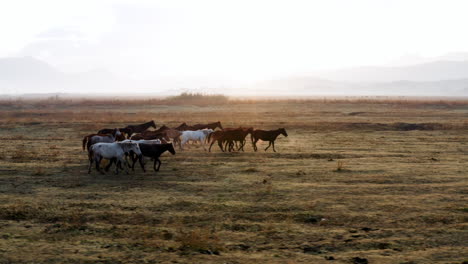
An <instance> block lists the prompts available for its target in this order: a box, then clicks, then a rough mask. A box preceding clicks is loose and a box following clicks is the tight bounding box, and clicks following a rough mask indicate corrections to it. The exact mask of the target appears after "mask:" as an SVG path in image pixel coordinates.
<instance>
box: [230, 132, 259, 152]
mask: <svg viewBox="0 0 468 264" xmlns="http://www.w3.org/2000/svg"><path fill="white" fill-rule="evenodd" d="M223 131H224V135H223V139H224V141H225V142H226V145H225V146H224V150H226V151H229V152H231V151H234V144H235V145H236V147H237V143H239V147H238V148H237V151H239V150H242V151H244V146H245V142H246V140H245V137H246V136H247V135H248V134H251V133H252V132H253V127H239V128H236V129H230V130H227V129H225V130H223Z"/></svg>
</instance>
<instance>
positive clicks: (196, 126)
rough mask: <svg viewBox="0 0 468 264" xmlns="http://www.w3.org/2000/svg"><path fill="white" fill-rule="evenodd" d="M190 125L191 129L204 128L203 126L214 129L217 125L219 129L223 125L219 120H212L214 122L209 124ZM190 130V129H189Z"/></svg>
mask: <svg viewBox="0 0 468 264" xmlns="http://www.w3.org/2000/svg"><path fill="white" fill-rule="evenodd" d="M191 127H192V128H193V130H200V129H205V128H209V129H213V130H215V129H216V128H217V127H219V128H220V129H223V126H222V125H221V122H220V121H218V122H214V123H209V124H196V125H193V126H191ZM190 130H192V129H190Z"/></svg>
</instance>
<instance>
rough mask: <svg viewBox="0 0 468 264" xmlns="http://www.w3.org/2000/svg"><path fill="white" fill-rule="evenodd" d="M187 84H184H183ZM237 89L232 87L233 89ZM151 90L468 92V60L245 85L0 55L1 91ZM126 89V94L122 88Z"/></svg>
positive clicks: (170, 92) (345, 71)
mask: <svg viewBox="0 0 468 264" xmlns="http://www.w3.org/2000/svg"><path fill="white" fill-rule="evenodd" d="M181 85H183V86H181ZM234 86H235V88H231V87H234ZM118 91H120V92H121V93H127V94H128V93H132V92H133V93H134V92H141V93H151V94H157V95H163V96H164V95H173V94H178V93H180V92H181V91H197V92H205V93H224V94H227V95H293V96H301V95H311V96H312V95H392V96H393V95H402V96H404V95H414V96H468V61H465V60H462V61H456V60H443V61H433V62H426V63H421V64H415V65H409V66H399V67H383V66H366V67H354V68H345V69H338V70H333V71H322V72H312V73H309V74H304V75H301V76H284V77H281V78H277V79H273V80H264V81H258V82H255V83H251V84H245V85H238V84H236V85H233V84H231V83H226V82H224V83H222V82H220V83H219V84H217V85H216V84H213V82H210V86H206V84H202V83H201V82H200V80H196V81H195V80H194V81H191V80H190V79H184V81H183V82H180V80H174V81H173V82H171V80H167V79H166V80H165V81H164V82H162V81H160V80H145V81H142V80H132V79H130V78H126V77H125V76H117V75H114V74H112V73H110V72H108V71H106V70H93V71H87V72H81V73H65V72H62V71H60V70H59V69H57V68H55V67H53V66H51V65H49V64H48V63H46V62H44V61H41V60H38V59H35V58H32V57H20V58H0V94H27V93H35V94H37V93H56V92H60V93H73V94H90V93H100V94H106V93H109V94H112V95H118V94H115V93H117V92H118ZM122 91H125V92H122Z"/></svg>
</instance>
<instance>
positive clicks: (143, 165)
mask: <svg viewBox="0 0 468 264" xmlns="http://www.w3.org/2000/svg"><path fill="white" fill-rule="evenodd" d="M138 160H139V161H140V166H141V169H142V170H143V172H146V170H145V164H144V163H143V155H141V156H140V157H139V158H138ZM133 166H135V163H133Z"/></svg>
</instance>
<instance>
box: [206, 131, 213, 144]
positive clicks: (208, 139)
mask: <svg viewBox="0 0 468 264" xmlns="http://www.w3.org/2000/svg"><path fill="white" fill-rule="evenodd" d="M212 134H213V133H210V134H208V137H206V140H207V142H208V143H210V142H211V135H212Z"/></svg>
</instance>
